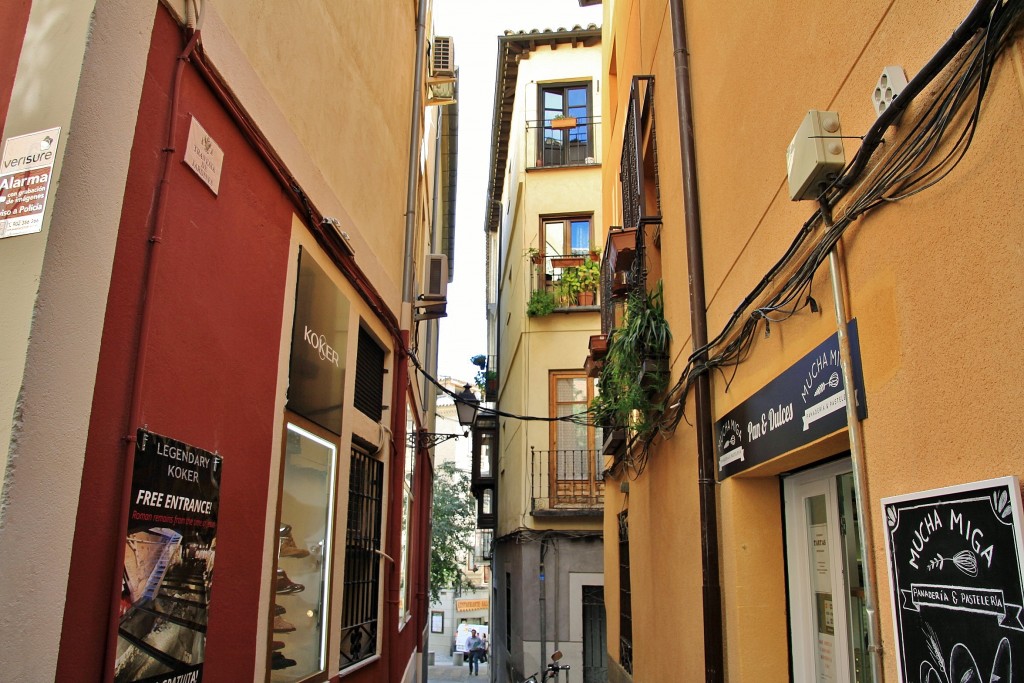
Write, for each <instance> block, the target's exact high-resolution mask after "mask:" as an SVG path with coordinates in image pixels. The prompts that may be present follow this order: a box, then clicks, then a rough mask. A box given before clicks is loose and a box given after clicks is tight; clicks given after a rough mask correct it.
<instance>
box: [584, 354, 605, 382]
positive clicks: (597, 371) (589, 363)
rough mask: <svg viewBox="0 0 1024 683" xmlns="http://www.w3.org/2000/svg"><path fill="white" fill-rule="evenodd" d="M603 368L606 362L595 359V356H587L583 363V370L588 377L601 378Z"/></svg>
mask: <svg viewBox="0 0 1024 683" xmlns="http://www.w3.org/2000/svg"><path fill="white" fill-rule="evenodd" d="M603 367H604V361H603V360H601V359H598V358H594V356H593V355H589V356H587V360H585V361H584V362H583V369H584V370H585V371H586V373H587V377H600V376H601V369H602V368H603Z"/></svg>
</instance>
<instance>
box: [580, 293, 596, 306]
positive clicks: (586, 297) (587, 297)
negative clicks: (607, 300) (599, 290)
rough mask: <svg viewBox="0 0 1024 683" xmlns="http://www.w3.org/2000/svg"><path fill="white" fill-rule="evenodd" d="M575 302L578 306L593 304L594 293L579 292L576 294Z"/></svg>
mask: <svg viewBox="0 0 1024 683" xmlns="http://www.w3.org/2000/svg"><path fill="white" fill-rule="evenodd" d="M576 304H577V305H578V306H593V305H594V293H593V292H580V293H579V294H577V295H576Z"/></svg>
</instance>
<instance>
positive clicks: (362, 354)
mask: <svg viewBox="0 0 1024 683" xmlns="http://www.w3.org/2000/svg"><path fill="white" fill-rule="evenodd" d="M385 356H386V351H385V350H384V349H383V348H381V345H380V344H378V343H377V341H376V340H375V339H374V338H373V336H372V335H371V334H370V333H369V332H367V331H366V330H365V329H363V328H362V327H360V328H359V349H358V351H357V353H356V393H355V397H354V400H353V404H354V405H355V407H356V408H358V409H359V410H360V411H361V412H362V413H363V414H364V415H367V416H369V417H371V418H373V420H374V421H376V422H379V421H380V418H381V416H382V415H383V414H384V406H383V404H384V358H385Z"/></svg>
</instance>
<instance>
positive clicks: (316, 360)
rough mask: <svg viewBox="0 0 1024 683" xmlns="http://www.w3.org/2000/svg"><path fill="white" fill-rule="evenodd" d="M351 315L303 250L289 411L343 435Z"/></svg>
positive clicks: (346, 305) (294, 333)
mask: <svg viewBox="0 0 1024 683" xmlns="http://www.w3.org/2000/svg"><path fill="white" fill-rule="evenodd" d="M348 312H349V305H348V299H346V298H345V296H344V295H343V294H342V293H341V290H339V289H338V286H337V285H336V284H334V282H332V281H331V279H330V278H329V277H327V273H325V272H324V271H323V269H321V268H320V266H318V265H317V264H316V261H314V260H313V257H312V256H310V255H309V254H308V253H306V252H305V251H304V250H302V249H300V250H299V281H298V285H297V287H296V293H295V320H294V322H293V323H292V357H291V364H290V366H289V371H288V409H289V410H291V411H294V412H296V413H298V414H299V415H302V416H303V417H306V418H308V419H310V420H312V421H313V422H315V423H317V424H318V425H320V426H321V427H323V428H324V429H329V430H330V431H332V432H334V433H335V434H341V412H342V411H341V402H342V401H341V399H342V389H343V382H344V378H345V349H346V339H347V337H348Z"/></svg>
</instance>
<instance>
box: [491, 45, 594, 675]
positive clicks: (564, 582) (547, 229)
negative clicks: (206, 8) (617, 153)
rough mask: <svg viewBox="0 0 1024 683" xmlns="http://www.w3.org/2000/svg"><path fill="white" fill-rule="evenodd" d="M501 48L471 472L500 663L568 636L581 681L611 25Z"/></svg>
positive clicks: (590, 649)
mask: <svg viewBox="0 0 1024 683" xmlns="http://www.w3.org/2000/svg"><path fill="white" fill-rule="evenodd" d="M497 62H498V63H497V78H496V86H495V99H494V118H493V122H492V142H491V163H490V168H489V174H490V175H489V179H488V202H487V209H486V214H487V216H486V221H487V249H488V254H487V258H488V269H487V270H488V273H487V278H488V280H487V286H488V299H487V301H488V334H489V344H490V348H489V354H490V355H491V356H492V357H493V359H494V360H495V364H494V366H493V367H494V368H495V369H496V379H497V385H496V387H495V391H494V394H493V396H492V397H491V398H492V399H493V400H494V406H495V409H494V410H490V411H489V410H487V409H486V408H485V409H482V410H481V413H480V416H479V417H478V419H477V423H476V428H475V430H474V435H475V437H474V438H475V445H474V471H473V476H474V479H473V482H474V492H475V493H476V495H477V496H478V500H479V513H480V514H479V519H480V526H481V527H485V528H493V529H494V551H493V552H494V560H493V565H492V566H493V591H492V598H491V630H490V632H491V656H492V659H491V662H492V664H491V671H493V672H494V674H493V675H494V676H495V680H499V681H502V680H522V679H523V678H524V677H525V676H528V675H530V674H532V673H534V672H535V671H538V670H539V669H542V668H543V663H544V662H548V661H549V657H550V655H551V654H553V653H554V652H555V651H556V650H561V651H562V652H563V654H564V657H563V659H562V660H561V661H562V664H563V665H565V664H568V665H569V666H570V667H572V670H573V671H575V672H582V675H583V680H586V681H597V680H604V679H603V673H604V672H603V666H604V646H603V644H602V643H603V640H604V610H603V599H602V597H601V595H602V585H603V574H602V554H603V551H602V533H601V510H602V507H603V500H604V486H603V482H602V481H601V479H600V472H601V470H602V469H603V468H604V463H603V458H602V457H601V456H600V454H599V451H598V449H597V443H598V442H599V441H600V439H601V434H600V430H597V429H595V428H593V427H591V426H589V425H587V424H585V423H584V420H585V418H584V417H581V416H580V414H581V413H585V412H586V410H587V405H588V401H589V400H590V399H591V398H592V396H593V391H594V381H593V378H592V377H588V375H587V373H586V370H585V368H584V366H583V361H584V359H585V357H586V355H587V343H588V340H589V338H590V336H591V335H592V334H594V333H595V332H597V331H598V329H599V327H600V322H599V310H600V309H599V306H598V304H599V298H598V297H599V293H598V292H597V289H598V287H597V284H598V282H599V279H600V278H599V272H600V267H599V259H600V248H599V245H598V242H597V240H598V235H599V233H600V226H601V225H602V220H603V219H602V211H603V209H602V205H601V187H600V182H601V172H602V168H603V166H604V164H605V163H606V161H607V157H606V155H605V154H604V152H603V149H602V139H601V138H602V136H601V128H602V121H601V117H600V116H599V113H600V97H601V76H600V69H601V46H600V29H599V28H597V27H594V26H590V27H587V28H582V27H579V26H577V27H574V28H571V29H556V30H543V31H540V30H538V31H530V32H506V34H505V35H503V36H500V37H499V39H498V57H497ZM522 416H533V417H540V418H541V419H540V420H525V419H521V417H522ZM573 416H576V417H577V418H578V419H579V420H580V421H579V422H573V421H571V420H570V419H569V418H572V417H573ZM559 418H561V419H559ZM574 675H575V674H574Z"/></svg>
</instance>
